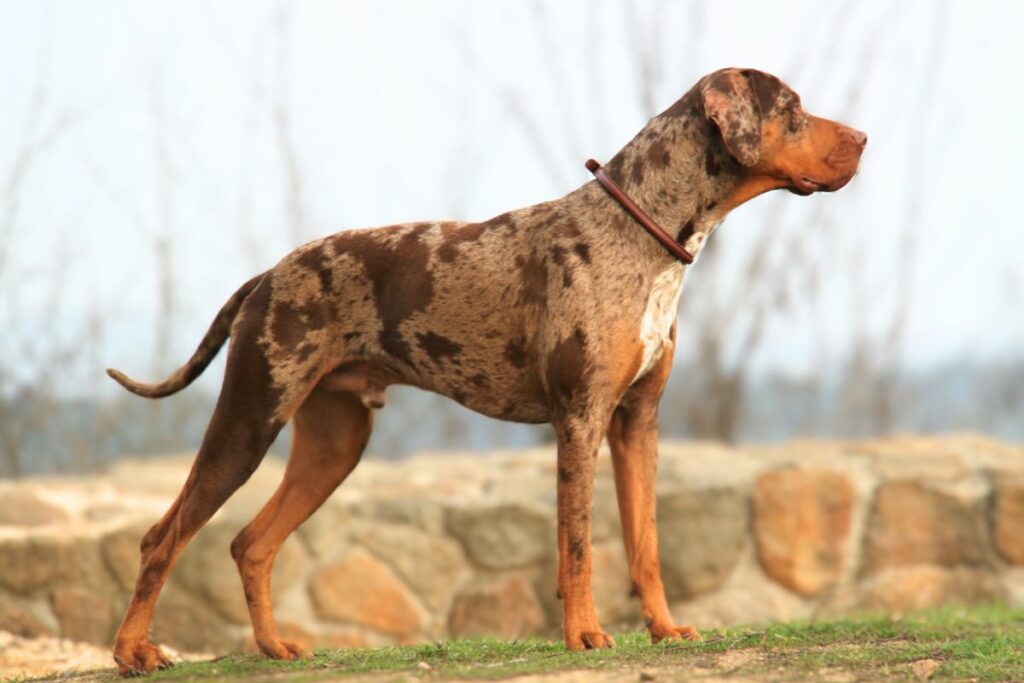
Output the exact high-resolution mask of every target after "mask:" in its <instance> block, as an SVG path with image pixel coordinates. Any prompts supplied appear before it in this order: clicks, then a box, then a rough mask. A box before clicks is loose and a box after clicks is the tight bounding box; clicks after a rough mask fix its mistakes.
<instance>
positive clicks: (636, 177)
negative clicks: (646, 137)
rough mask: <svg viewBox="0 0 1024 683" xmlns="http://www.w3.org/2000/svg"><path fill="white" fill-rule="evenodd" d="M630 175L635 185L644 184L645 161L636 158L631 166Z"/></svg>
mask: <svg viewBox="0 0 1024 683" xmlns="http://www.w3.org/2000/svg"><path fill="white" fill-rule="evenodd" d="M629 177H630V178H631V179H632V180H633V184H634V185H642V184H643V182H644V163H643V161H641V160H640V159H634V160H633V164H632V165H631V166H630V168H629Z"/></svg>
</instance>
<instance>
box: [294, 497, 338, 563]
mask: <svg viewBox="0 0 1024 683" xmlns="http://www.w3.org/2000/svg"><path fill="white" fill-rule="evenodd" d="M351 522H352V513H351V511H350V510H349V509H348V508H347V507H344V506H342V505H339V504H338V503H337V502H336V501H334V500H331V499H328V500H327V502H326V503H324V504H323V505H322V506H321V507H320V509H319V510H317V511H316V512H314V513H313V516H312V517H310V518H309V519H307V520H306V521H305V522H303V523H302V526H300V527H299V528H298V529H296V530H295V536H297V537H298V538H299V539H300V540H301V542H302V544H303V545H304V546H305V548H306V551H307V552H308V553H309V554H310V555H312V556H313V557H314V558H317V559H318V560H328V559H333V558H336V557H340V556H342V555H344V554H345V553H347V552H348V551H349V550H350V549H351V543H350V541H349V538H348V530H349V528H350V527H351Z"/></svg>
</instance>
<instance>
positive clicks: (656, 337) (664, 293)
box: [633, 263, 685, 382]
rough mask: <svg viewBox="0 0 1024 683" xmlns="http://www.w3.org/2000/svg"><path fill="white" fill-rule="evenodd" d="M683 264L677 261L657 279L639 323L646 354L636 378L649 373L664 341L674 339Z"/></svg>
mask: <svg viewBox="0 0 1024 683" xmlns="http://www.w3.org/2000/svg"><path fill="white" fill-rule="evenodd" d="M684 273H685V269H684V267H683V264H682V263H674V264H672V265H671V266H670V267H668V268H666V269H665V270H663V271H662V272H661V273H659V274H658V276H657V277H656V278H655V279H654V284H653V286H652V287H651V293H650V296H648V298H647V307H646V308H645V309H644V316H643V319H642V320H641V322H640V343H641V344H643V357H642V360H641V362H640V369H639V370H637V373H636V376H634V377H633V381H634V382H636V381H637V380H639V379H640V378H641V377H643V376H644V375H646V374H647V373H648V372H650V370H651V368H653V367H654V364H655V363H657V361H658V359H659V358H661V353H662V350H663V349H664V348H665V342H666V341H668V340H669V339H670V338H671V334H672V325H674V324H675V322H676V317H677V316H678V313H679V295H680V294H681V293H682V291H683V275H684Z"/></svg>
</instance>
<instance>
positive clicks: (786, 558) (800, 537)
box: [754, 469, 854, 596]
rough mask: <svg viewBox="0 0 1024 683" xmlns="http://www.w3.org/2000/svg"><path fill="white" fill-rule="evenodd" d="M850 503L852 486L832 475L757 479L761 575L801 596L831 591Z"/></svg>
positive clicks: (800, 473)
mask: <svg viewBox="0 0 1024 683" xmlns="http://www.w3.org/2000/svg"><path fill="white" fill-rule="evenodd" d="M853 503H854V490H853V486H852V485H851V483H850V481H849V479H847V478H846V477H845V476H843V475H842V474H839V473H837V472H829V471H825V470H800V469H784V470H774V471H769V472H765V473H764V474H762V475H761V476H760V477H758V479H757V484H756V485H755V487H754V539H755V542H756V543H757V552H758V557H759V558H760V560H761V566H762V567H763V568H764V571H765V573H766V574H767V575H768V576H770V577H771V578H772V579H774V580H775V581H778V582H779V583H781V584H782V585H783V586H786V587H787V588H789V589H790V590H793V591H796V592H797V593H800V594H802V595H805V596H813V595H818V594H819V593H821V592H822V591H824V590H826V589H828V588H831V587H832V586H833V585H835V583H836V581H837V580H838V579H839V577H840V575H841V573H842V569H843V562H844V559H845V552H844V551H845V546H846V541H847V538H848V534H849V532H850V519H851V515H852V512H853Z"/></svg>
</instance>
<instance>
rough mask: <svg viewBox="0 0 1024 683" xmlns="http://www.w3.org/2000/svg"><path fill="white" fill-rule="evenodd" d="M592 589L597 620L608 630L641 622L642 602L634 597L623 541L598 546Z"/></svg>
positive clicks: (594, 558)
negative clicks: (609, 627) (616, 625)
mask: <svg viewBox="0 0 1024 683" xmlns="http://www.w3.org/2000/svg"><path fill="white" fill-rule="evenodd" d="M591 566H592V575H591V587H592V591H593V594H594V607H595V608H596V609H597V618H598V620H599V621H600V622H601V624H602V625H604V626H606V627H607V626H610V625H611V624H621V623H623V622H627V621H628V622H636V623H639V621H640V616H641V614H640V601H639V600H638V599H637V598H634V597H633V596H632V588H633V582H632V581H631V580H630V578H629V563H628V562H627V561H626V549H625V548H624V547H623V545H622V542H621V541H607V542H604V543H596V544H594V546H593V549H592V552H591Z"/></svg>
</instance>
